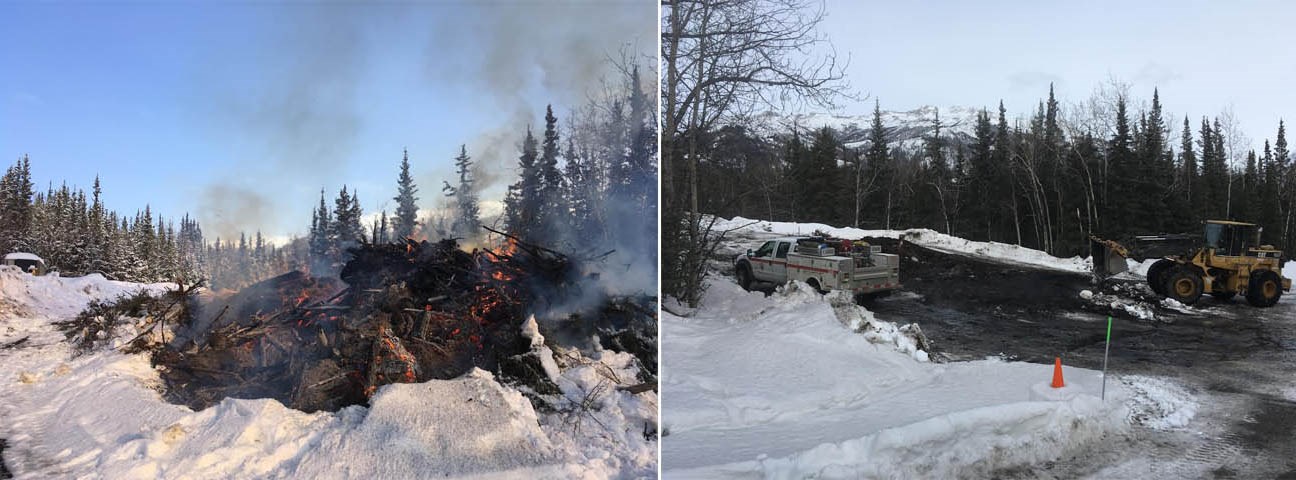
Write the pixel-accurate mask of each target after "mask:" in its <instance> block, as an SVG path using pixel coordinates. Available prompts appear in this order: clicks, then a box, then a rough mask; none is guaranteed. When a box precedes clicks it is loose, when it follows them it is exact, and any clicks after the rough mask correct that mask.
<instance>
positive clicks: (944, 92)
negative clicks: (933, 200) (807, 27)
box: [822, 0, 1296, 149]
mask: <svg viewBox="0 0 1296 480" xmlns="http://www.w3.org/2000/svg"><path fill="white" fill-rule="evenodd" d="M827 13H828V18H827V19H826V21H825V22H824V24H823V25H822V33H824V34H826V35H827V36H828V37H829V38H830V40H831V41H832V44H833V46H834V48H835V49H836V51H837V52H838V54H839V55H842V56H843V57H844V56H845V55H847V54H849V55H850V57H851V65H850V69H849V71H848V76H849V80H850V81H851V83H852V86H853V87H854V88H855V89H856V90H858V91H859V92H860V93H862V94H866V95H869V98H868V99H867V100H866V101H863V102H859V103H852V104H849V105H846V106H845V109H844V110H845V112H848V113H867V112H869V111H871V110H872V106H873V100H874V99H878V100H880V102H881V105H882V108H883V109H885V110H910V109H913V108H917V107H919V106H923V105H935V106H938V107H947V106H969V107H980V106H985V107H990V108H995V107H996V106H997V104H998V102H999V100H1000V99H1003V100H1004V102H1005V106H1006V107H1007V108H1008V110H1009V112H1010V114H1013V113H1018V114H1020V113H1024V112H1029V111H1032V110H1033V109H1034V108H1035V105H1036V103H1037V102H1038V100H1039V99H1041V98H1044V97H1045V96H1046V95H1047V94H1048V85H1049V83H1050V82H1053V83H1054V84H1055V87H1056V89H1057V95H1058V96H1059V97H1060V99H1061V100H1062V102H1063V104H1064V105H1065V104H1067V103H1072V102H1079V101H1082V100H1084V99H1086V98H1088V97H1089V95H1090V94H1091V93H1092V92H1093V91H1094V89H1095V88H1096V87H1098V86H1099V85H1100V84H1103V83H1106V82H1108V81H1109V80H1110V79H1113V78H1115V79H1118V80H1120V81H1122V82H1125V83H1128V84H1129V85H1130V87H1131V93H1132V94H1133V96H1134V97H1136V98H1140V99H1142V100H1143V101H1150V100H1151V98H1152V89H1153V88H1154V87H1157V88H1159V89H1160V93H1161V99H1162V101H1163V103H1164V105H1165V109H1166V110H1167V111H1168V113H1169V114H1170V115H1171V120H1172V121H1171V122H1170V124H1171V126H1172V127H1174V128H1175V130H1176V133H1175V134H1176V135H1177V134H1178V133H1177V130H1179V128H1180V126H1181V125H1182V122H1183V116H1184V115H1185V114H1186V115H1188V116H1189V118H1190V119H1191V121H1192V124H1193V125H1194V129H1195V128H1196V125H1197V124H1198V123H1199V121H1200V118H1201V117H1202V116H1212V117H1213V116H1215V115H1219V114H1220V113H1221V112H1222V111H1223V110H1225V109H1226V108H1231V109H1232V111H1233V114H1234V116H1235V117H1236V120H1237V122H1238V123H1239V124H1240V127H1241V129H1242V130H1243V132H1244V133H1245V134H1246V135H1247V136H1249V137H1250V138H1251V139H1252V141H1253V144H1254V145H1255V147H1256V148H1257V149H1258V148H1259V147H1260V144H1261V142H1262V141H1263V139H1264V138H1269V139H1270V140H1271V141H1272V139H1273V138H1274V135H1275V133H1276V131H1277V129H1278V119H1279V118H1280V117H1285V118H1286V119H1287V120H1288V122H1289V123H1290V121H1291V120H1292V119H1293V118H1296V84H1294V83H1293V82H1292V80H1293V79H1296V29H1294V28H1293V26H1296V4H1293V3H1291V2H1284V1H1237V2H1215V1H1204V0H1189V1H1174V2H1171V1H1161V0H1158V1H1138V2H1124V1H1110V0H1103V1H1084V2H1040V1H986V2H963V1H950V0H942V1H913V2H853V1H838V0H831V1H829V2H828V3H827Z"/></svg>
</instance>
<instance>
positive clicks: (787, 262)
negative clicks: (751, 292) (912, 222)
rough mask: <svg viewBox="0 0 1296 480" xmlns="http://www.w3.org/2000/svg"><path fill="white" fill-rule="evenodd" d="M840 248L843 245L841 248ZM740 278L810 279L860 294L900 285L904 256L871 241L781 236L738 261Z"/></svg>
mask: <svg viewBox="0 0 1296 480" xmlns="http://www.w3.org/2000/svg"><path fill="white" fill-rule="evenodd" d="M838 247H841V248H840V249H839V248H838ZM737 263H738V265H737V267H738V270H739V275H740V280H744V278H743V275H749V276H750V278H747V280H757V281H762V282H772V283H779V284H781V283H786V282H789V281H792V280H797V281H802V282H806V283H807V284H810V285H811V286H814V287H816V288H818V289H820V290H824V291H827V290H846V291H850V292H853V293H856V294H867V293H878V292H883V291H888V290H894V289H897V288H900V259H899V257H897V256H896V255H891V254H885V253H882V252H881V248H880V247H878V246H874V245H868V244H867V243H863V242H858V241H849V240H840V239H828V238H822V237H802V238H795V237H790V238H780V239H776V240H771V241H768V242H765V244H764V245H762V246H761V247H760V249H759V250H757V251H755V252H749V254H748V255H742V256H740V257H739V258H738V260H737Z"/></svg>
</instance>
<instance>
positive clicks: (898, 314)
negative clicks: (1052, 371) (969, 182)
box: [866, 239, 1280, 371]
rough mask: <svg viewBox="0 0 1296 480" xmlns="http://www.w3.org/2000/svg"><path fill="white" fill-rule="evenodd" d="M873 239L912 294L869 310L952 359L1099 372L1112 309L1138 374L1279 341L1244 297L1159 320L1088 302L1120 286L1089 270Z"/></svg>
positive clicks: (1209, 302) (1119, 339) (1116, 357)
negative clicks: (1102, 282) (908, 327)
mask: <svg viewBox="0 0 1296 480" xmlns="http://www.w3.org/2000/svg"><path fill="white" fill-rule="evenodd" d="M869 240H870V241H871V242H875V244H880V245H882V246H883V249H884V250H885V251H887V252H889V253H898V254H900V256H901V265H900V275H901V281H902V282H903V283H904V292H907V293H900V294H897V295H893V296H890V297H885V298H881V299H877V300H873V301H867V302H866V306H867V307H868V308H869V309H870V310H872V311H873V312H874V313H875V314H877V316H878V318H880V319H882V320H887V321H892V322H899V323H909V322H915V323H918V324H919V325H921V326H922V327H923V331H924V332H925V333H926V334H927V336H928V337H929V338H930V339H931V340H932V341H933V342H934V349H935V350H936V352H935V353H938V354H942V355H944V356H946V357H948V358H950V359H953V360H968V359H978V358H985V357H987V356H1002V357H1004V358H1007V359H1013V360H1023V361H1028V362H1037V363H1051V362H1052V361H1053V359H1054V357H1058V356H1060V357H1062V358H1063V361H1064V362H1066V363H1067V364H1069V365H1076V366H1080V367H1085V368H1101V367H1102V356H1103V347H1104V344H1103V339H1104V336H1105V334H1106V326H1107V325H1106V316H1107V315H1109V314H1110V315H1113V316H1114V317H1115V320H1114V321H1113V324H1112V352H1111V354H1112V358H1113V361H1120V362H1121V363H1122V364H1124V365H1127V366H1129V367H1132V368H1133V369H1135V370H1144V368H1143V367H1145V366H1146V367H1148V369H1150V370H1152V371H1158V370H1159V366H1163V365H1177V366H1183V367H1192V366H1193V365H1195V364H1197V363H1200V362H1213V361H1219V360H1229V359H1236V358H1242V357H1246V356H1248V355H1250V354H1252V353H1254V352H1255V351H1257V350H1274V349H1278V348H1279V347H1280V343H1279V341H1278V340H1277V338H1276V337H1275V335H1274V333H1273V332H1272V331H1270V330H1269V329H1267V328H1266V327H1265V322H1264V320H1263V319H1262V318H1261V317H1259V316H1256V315H1248V313H1250V314H1254V313H1257V312H1255V309H1252V308H1251V307H1249V306H1247V305H1245V303H1244V302H1242V301H1239V300H1234V301H1233V302H1232V305H1220V304H1219V303H1218V302H1216V301H1215V300H1214V299H1213V298H1210V297H1206V298H1204V299H1203V300H1202V301H1201V302H1199V304H1198V305H1197V306H1196V307H1198V308H1199V309H1200V310H1202V311H1203V313H1202V314H1194V315H1189V314H1183V313H1179V312H1175V311H1172V310H1166V309H1160V310H1158V311H1157V312H1156V314H1157V316H1158V319H1156V320H1144V319H1138V318H1134V317H1132V316H1130V315H1129V314H1127V313H1125V312H1124V311H1121V310H1116V311H1112V310H1111V309H1104V308H1099V307H1095V306H1094V305H1092V304H1090V303H1089V302H1086V301H1085V300H1083V299H1082V298H1081V297H1080V292H1081V291H1083V290H1091V291H1099V290H1101V291H1104V292H1108V291H1111V290H1112V288H1113V286H1114V285H1115V284H1111V285H1106V286H1104V287H1103V288H1099V287H1098V286H1096V285H1094V284H1093V282H1092V279H1091V277H1089V276H1088V275H1083V274H1077V273H1073V272H1066V271H1054V270H1042V269H1035V268H1029V267H1019V266H1013V265H1005V264H1001V263H994V262H990V261H986V260H982V259H977V258H972V257H966V256H960V255H951V254H947V253H943V252H937V251H934V250H931V249H927V248H924V247H921V246H918V245H915V244H912V243H903V244H901V243H900V242H897V241H895V240H888V239H869ZM1230 310H1242V312H1241V313H1242V314H1237V313H1236V312H1230ZM1263 313H1268V312H1263Z"/></svg>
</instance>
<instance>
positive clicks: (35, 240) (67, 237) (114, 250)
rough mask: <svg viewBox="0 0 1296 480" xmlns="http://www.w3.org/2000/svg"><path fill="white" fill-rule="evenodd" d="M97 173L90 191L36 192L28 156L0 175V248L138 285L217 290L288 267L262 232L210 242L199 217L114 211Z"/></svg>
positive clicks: (68, 270)
mask: <svg viewBox="0 0 1296 480" xmlns="http://www.w3.org/2000/svg"><path fill="white" fill-rule="evenodd" d="M101 194H102V188H101V185H100V182H99V178H98V177H95V181H94V186H93V188H92V190H91V192H90V194H89V195H87V194H86V192H85V191H84V190H80V189H73V188H70V187H68V186H67V185H66V184H64V185H61V186H59V187H58V188H54V187H53V186H52V185H51V186H50V187H48V188H47V189H46V190H45V191H44V192H38V191H35V190H34V188H33V184H32V181H31V160H30V159H29V158H28V157H27V156H23V158H21V159H19V160H18V162H16V163H15V164H14V165H12V166H10V167H9V168H8V169H7V170H6V172H5V175H4V177H0V252H5V253H8V252H29V253H34V254H36V255H38V256H40V257H41V258H42V259H44V260H45V262H46V265H47V266H49V267H51V268H52V269H55V270H58V271H59V272H60V274H62V275H68V276H76V275H85V274H89V273H101V274H104V275H106V276H108V277H109V278H113V279H117V280H126V281H135V282H163V281H168V282H169V281H176V280H180V281H185V282H194V281H197V280H199V279H206V280H208V281H209V284H210V285H211V286H213V287H214V288H237V287H240V286H243V285H246V284H249V283H252V282H253V281H256V280H260V279H262V278H265V277H268V276H269V275H272V274H274V273H278V272H283V271H286V270H288V269H290V268H292V266H291V258H290V256H288V255H286V253H287V252H285V251H283V250H281V249H277V248H276V247H275V246H274V245H271V244H269V243H267V242H266V241H265V240H264V238H263V237H262V235H261V234H260V232H257V233H256V234H255V236H254V237H252V239H250V240H249V238H248V237H247V236H246V235H240V238H239V240H238V243H235V242H233V241H232V240H229V241H227V240H223V239H220V238H217V239H216V241H215V242H213V243H210V244H209V243H207V242H206V240H205V239H204V237H203V233H202V227H201V226H199V224H198V221H197V220H193V219H191V218H190V217H189V216H188V215H185V216H184V217H183V218H181V219H180V223H179V226H178V227H177V226H176V224H175V223H174V222H173V221H171V220H168V219H165V218H163V217H162V216H160V215H158V216H155V215H154V214H153V212H152V209H151V207H149V206H147V205H146V206H145V207H144V210H142V211H136V212H135V214H134V215H121V214H118V213H117V212H113V211H109V210H107V209H106V208H105V207H104V204H103V202H102V200H101V198H100V197H101Z"/></svg>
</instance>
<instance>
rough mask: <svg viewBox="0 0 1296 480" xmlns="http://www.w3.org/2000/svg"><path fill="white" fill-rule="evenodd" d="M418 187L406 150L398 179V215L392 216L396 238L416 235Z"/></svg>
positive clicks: (393, 232) (393, 231) (396, 197)
mask: <svg viewBox="0 0 1296 480" xmlns="http://www.w3.org/2000/svg"><path fill="white" fill-rule="evenodd" d="M417 193H418V187H417V186H415V185H414V177H412V176H411V175H410V164H409V150H405V152H404V157H403V158H402V159H401V171H400V177H398V178H397V179H396V196H395V197H394V198H392V199H393V200H396V216H395V217H394V218H392V235H393V236H395V237H396V238H408V237H411V236H413V235H414V231H415V229H416V228H417V222H418V204H417V202H418V197H417V196H415V194H417Z"/></svg>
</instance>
